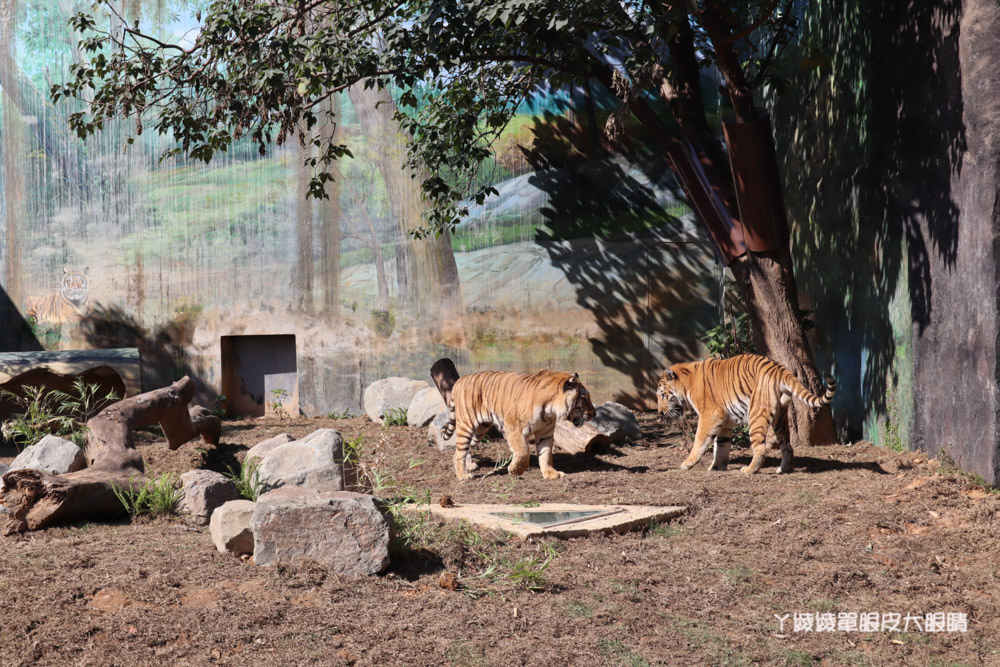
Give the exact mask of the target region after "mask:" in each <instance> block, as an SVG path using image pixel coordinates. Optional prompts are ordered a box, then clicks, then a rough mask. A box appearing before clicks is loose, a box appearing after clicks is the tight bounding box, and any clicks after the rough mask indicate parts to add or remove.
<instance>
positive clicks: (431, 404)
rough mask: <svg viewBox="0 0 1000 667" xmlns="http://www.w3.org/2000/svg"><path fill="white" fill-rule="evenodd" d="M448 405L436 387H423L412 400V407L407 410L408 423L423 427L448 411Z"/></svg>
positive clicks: (408, 424)
mask: <svg viewBox="0 0 1000 667" xmlns="http://www.w3.org/2000/svg"><path fill="white" fill-rule="evenodd" d="M447 409H448V407H447V406H446V405H445V404H444V399H443V398H441V392H439V391H438V390H437V389H435V388H434V387H427V388H426V389H421V390H420V391H418V392H417V393H416V395H415V396H414V397H413V400H412V401H410V407H409V408H407V410H406V425H407V426H415V427H417V428H422V427H424V426H427V425H428V424H430V423H431V421H432V420H433V419H434V418H435V417H436V416H437V415H438V414H440V413H441V411H447Z"/></svg>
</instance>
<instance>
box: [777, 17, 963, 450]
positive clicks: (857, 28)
mask: <svg viewBox="0 0 1000 667" xmlns="http://www.w3.org/2000/svg"><path fill="white" fill-rule="evenodd" d="M960 12H961V3H960V2H957V1H954V0H953V1H947V2H944V3H932V4H926V5H921V4H919V3H916V4H914V3H868V2H863V1H861V0H851V1H849V2H846V3H832V2H824V3H819V4H818V5H817V7H816V11H815V12H811V13H810V14H809V16H808V17H807V24H806V26H805V31H804V33H803V34H804V38H803V40H802V45H801V48H802V61H801V62H802V63H803V64H804V65H805V66H806V70H807V71H805V72H803V73H800V74H799V75H798V76H797V78H796V79H795V80H794V81H793V83H792V85H791V86H789V90H790V91H794V94H793V95H788V96H787V97H784V98H781V97H779V99H778V101H777V104H776V112H777V113H776V116H782V117H784V118H786V119H788V120H790V121H791V122H785V123H783V122H776V123H775V128H776V142H777V145H778V149H779V155H780V156H781V159H782V160H783V161H784V165H783V166H784V173H785V174H786V178H787V179H788V180H787V183H786V188H785V192H786V200H787V202H788V205H789V209H790V213H791V218H792V219H793V220H794V222H795V223H797V224H794V225H793V226H792V228H793V239H792V245H793V248H794V254H795V257H796V259H797V261H798V264H799V272H798V275H799V282H800V285H801V286H802V287H803V288H804V291H805V293H806V294H808V295H810V296H811V297H812V298H813V299H814V300H815V303H814V310H815V313H816V324H817V328H818V331H819V335H820V336H821V338H820V340H819V341H818V343H817V345H816V350H817V353H818V354H819V355H820V356H825V358H826V359H825V365H829V364H830V362H831V361H833V362H835V363H836V365H837V368H838V373H837V374H838V379H839V380H840V391H838V392H837V398H836V399H835V402H834V408H835V410H837V411H838V415H839V416H843V417H844V421H846V424H847V433H846V434H843V435H844V436H845V437H848V438H851V439H854V438H857V437H859V436H860V435H861V432H862V428H863V425H864V422H865V420H866V418H867V417H869V416H870V415H872V414H878V415H883V416H885V415H887V414H888V413H891V412H892V410H894V409H900V408H899V407H898V406H896V407H893V406H894V405H895V403H894V402H893V401H892V399H891V394H892V393H893V392H894V391H895V388H896V387H897V386H898V385H899V384H900V383H905V382H906V381H907V380H906V379H905V378H902V377H900V371H902V370H904V367H902V366H897V355H898V354H902V353H905V351H904V349H903V348H901V346H904V345H905V341H906V340H907V339H908V338H909V335H908V332H907V331H906V329H908V328H909V327H914V328H913V331H914V332H915V333H918V334H919V333H923V331H924V329H925V328H926V327H927V326H928V324H929V323H930V321H931V304H932V290H933V285H932V281H931V263H932V257H933V256H934V255H936V256H937V258H938V261H940V262H941V263H943V264H944V266H946V267H949V268H951V267H953V266H954V263H955V259H956V253H957V248H958V214H959V211H958V207H957V206H956V204H955V201H954V198H953V196H952V192H951V179H952V174H953V171H957V170H958V169H959V167H960V165H961V155H962V153H963V152H964V150H965V145H966V141H965V133H964V125H963V122H962V101H961V100H962V95H961V80H960V77H959V75H958V73H959V72H960V69H959V60H958V58H959V55H958V34H959V30H958V18H959V15H960ZM831 84H835V85H831ZM802 100H808V101H809V103H808V104H806V105H803V103H802ZM897 293H898V294H899V295H900V296H902V300H901V302H900V301H894V297H895V296H896V295H897ZM906 310H908V311H909V312H908V313H907V312H906ZM902 363H903V364H907V365H909V364H910V363H911V362H910V360H905V361H902ZM888 416H889V418H890V419H892V418H893V417H894V415H892V414H888Z"/></svg>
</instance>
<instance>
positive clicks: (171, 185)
mask: <svg viewBox="0 0 1000 667" xmlns="http://www.w3.org/2000/svg"><path fill="white" fill-rule="evenodd" d="M127 4H128V5H129V11H133V12H142V13H143V14H144V16H145V17H147V18H145V19H144V20H147V21H149V22H151V23H152V24H154V25H156V26H157V27H158V29H159V30H160V31H162V32H163V34H165V35H167V36H176V34H177V33H178V32H181V31H184V30H187V29H189V28H190V27H191V24H190V22H187V21H185V19H184V18H183V16H184V14H183V11H182V10H183V9H184V7H186V6H187V4H188V3H178V4H177V6H174V4H172V3H170V2H166V1H164V0H160V1H159V2H132V3H127ZM75 5H76V3H75V2H73V0H58V1H54V0H22V1H21V2H16V3H10V2H8V3H5V4H4V7H13V9H14V11H13V12H7V13H5V14H4V15H3V17H2V23H3V26H2V31H3V32H2V34H0V88H2V96H0V114H2V126H0V131H2V135H0V153H2V165H0V166H2V172H0V177H2V191H0V192H2V210H0V222H2V225H3V229H4V234H3V247H2V262H3V263H2V285H3V288H4V291H5V292H6V297H7V298H9V299H10V301H11V303H13V304H14V305H15V306H16V307H17V308H18V309H19V310H20V313H21V314H22V315H23V316H24V317H25V318H26V319H27V321H28V322H29V323H30V325H31V327H32V331H33V333H34V335H35V337H36V338H37V340H38V341H39V342H40V344H41V345H42V346H44V347H46V348H48V349H79V348H106V347H138V348H139V349H140V353H141V356H142V363H143V383H144V386H145V387H146V388H152V387H155V386H161V385H163V384H165V383H166V382H169V381H171V380H173V379H175V378H176V377H179V376H181V375H183V374H185V373H188V374H191V375H192V376H193V377H195V378H196V379H197V381H198V383H199V386H200V396H199V399H200V400H201V401H203V402H206V403H209V402H211V401H213V400H216V398H217V397H218V396H220V395H222V396H225V400H226V401H228V402H229V404H230V407H234V406H235V405H237V403H239V402H240V401H239V400H237V399H240V400H243V399H246V398H247V397H250V398H251V399H252V400H253V401H254V402H256V403H257V404H258V405H264V404H266V403H267V402H268V395H269V394H270V393H271V392H273V391H275V390H276V389H281V387H283V386H285V385H283V384H281V383H283V382H287V378H288V374H289V372H291V373H293V374H294V376H295V378H296V379H297V385H296V386H295V387H294V389H295V391H296V392H297V393H296V394H295V398H296V400H297V402H298V406H299V408H300V409H301V410H302V412H304V413H305V414H309V415H318V414H329V413H333V412H336V413H342V412H344V411H350V412H354V413H358V412H359V411H360V404H361V395H362V392H363V391H364V388H365V387H366V386H367V385H368V384H369V383H370V382H372V381H374V380H376V379H379V378H382V377H386V376H391V375H400V376H408V377H414V378H420V379H426V380H428V381H429V374H428V369H429V367H430V365H431V363H432V362H433V361H434V360H435V359H436V358H438V357H439V356H442V355H447V356H451V357H452V358H453V359H454V360H455V361H456V363H457V365H458V367H459V370H460V371H462V372H469V371H472V370H478V369H485V368H494V369H511V370H530V369H536V368H545V367H547V368H553V369H562V370H571V371H577V372H579V373H580V374H581V376H582V377H583V378H584V380H585V381H586V382H587V384H588V385H589V386H590V389H591V392H592V394H594V396H595V398H597V399H598V400H600V401H603V400H617V401H621V402H624V403H626V404H628V405H630V406H632V407H647V406H652V405H653V404H654V401H653V398H654V397H653V392H654V390H655V383H656V378H657V376H658V374H659V372H660V370H661V369H662V368H663V367H664V366H665V365H666V364H668V363H673V362H674V361H680V360H687V359H693V358H696V357H699V356H702V355H703V354H704V349H703V347H702V345H701V343H700V340H699V338H700V336H701V335H702V334H704V332H705V331H706V330H708V329H710V328H711V327H714V326H716V325H717V324H718V323H719V321H720V314H719V307H718V302H719V301H720V284H721V283H720V281H721V280H722V271H721V268H720V266H719V264H718V263H717V261H716V258H715V256H714V254H713V252H712V250H711V247H710V246H709V244H708V243H707V241H706V239H705V238H704V236H703V235H702V233H701V231H700V230H699V229H698V227H697V226H696V225H695V224H694V222H693V221H692V219H691V215H690V211H689V209H688V208H687V207H686V206H685V205H684V204H683V203H682V202H681V201H679V200H678V198H677V197H676V188H675V186H674V183H673V180H672V177H671V176H670V173H669V170H668V169H667V167H666V164H665V163H664V162H663V160H661V159H659V158H658V157H657V156H655V155H650V154H646V153H644V152H643V151H642V150H641V149H638V148H637V149H636V150H635V151H634V153H633V154H632V155H631V156H630V157H629V159H624V158H620V157H610V153H609V151H608V150H607V149H606V147H605V146H604V145H603V143H602V139H601V137H600V132H599V128H600V123H598V124H597V125H596V126H588V125H587V124H586V122H585V121H584V120H583V119H584V118H585V117H586V114H582V113H578V111H579V108H578V106H577V105H576V103H575V101H574V100H573V99H566V98H559V97H553V98H552V99H547V100H538V101H536V104H534V105H532V106H530V107H529V106H525V107H524V108H523V109H521V112H522V113H519V114H518V116H517V117H516V119H515V122H514V123H513V124H512V125H511V127H509V128H508V130H507V131H506V132H505V133H504V135H503V136H502V137H501V138H500V139H499V141H498V142H497V143H496V144H495V145H494V147H493V148H494V155H493V157H492V158H491V159H490V160H488V162H487V163H486V164H484V165H483V169H482V178H484V179H486V180H487V181H488V182H490V183H493V184H495V187H496V189H497V190H498V192H499V194H498V195H496V196H494V197H492V198H490V199H489V200H487V201H486V202H485V203H484V204H483V205H482V206H478V207H473V209H472V211H471V214H470V216H469V218H468V219H467V220H466V221H465V222H463V223H462V224H461V225H460V226H459V227H458V228H457V229H456V230H455V231H454V233H452V234H450V235H444V236H441V237H439V238H436V239H430V240H417V239H414V238H412V237H411V236H410V235H409V234H408V230H409V229H412V228H414V227H417V226H419V225H420V224H421V223H422V220H421V214H422V212H423V203H422V202H421V200H420V197H419V193H418V192H417V189H416V183H417V181H414V180H413V179H412V178H411V177H410V176H411V175H410V174H409V173H406V172H404V171H402V170H401V167H400V165H401V158H402V140H401V137H399V135H398V134H397V132H396V130H395V128H394V127H393V125H392V123H391V111H392V107H391V99H388V100H387V99H382V100H380V99H379V98H378V97H377V96H378V93H377V92H375V91H363V90H355V91H351V92H350V93H349V94H345V95H343V96H342V97H340V98H339V99H337V100H336V101H335V102H334V104H336V105H338V109H337V111H338V112H339V116H340V118H341V121H342V122H341V123H340V124H338V125H337V127H336V128H334V127H332V126H331V127H330V128H329V131H330V132H334V131H336V132H338V133H342V134H343V140H344V141H345V142H346V143H348V144H350V146H351V148H352V151H353V152H354V155H355V159H349V160H345V161H344V162H342V163H341V164H340V165H339V171H338V173H337V174H336V175H335V177H336V182H335V184H334V185H333V186H331V187H330V189H329V190H328V194H329V195H330V197H329V199H326V200H322V201H318V200H307V199H306V198H305V189H306V185H307V182H308V177H309V173H308V172H307V171H305V169H304V168H303V167H302V166H301V165H302V163H303V161H304V160H305V159H306V158H307V157H309V156H308V154H307V153H306V152H305V150H304V149H302V148H301V147H299V146H297V145H294V144H291V145H285V146H274V147H273V149H272V150H270V151H269V152H268V153H267V154H266V155H263V156H261V155H258V154H257V151H256V149H255V148H254V147H253V146H251V145H241V146H237V147H236V148H235V150H232V151H231V152H229V153H228V154H225V155H222V156H218V157H217V158H216V159H215V160H213V162H212V163H211V164H208V165H206V164H203V163H196V162H186V161H184V160H170V161H164V162H161V161H160V160H159V156H160V154H161V153H162V151H163V150H164V149H166V148H169V147H170V146H171V144H170V140H169V138H168V137H167V138H164V137H159V136H156V135H154V134H150V133H145V134H142V135H141V136H140V137H139V139H138V140H137V141H136V142H135V143H134V144H131V145H129V144H128V143H126V141H125V137H126V136H127V134H126V131H125V130H126V129H127V128H125V127H123V126H120V125H119V126H116V125H115V124H111V125H109V126H107V127H106V128H105V129H104V131H103V132H102V133H100V134H99V135H97V136H95V137H92V138H90V139H89V140H88V141H87V142H83V141H81V140H79V139H78V138H76V137H75V136H71V135H70V134H69V132H68V131H67V127H66V122H65V121H66V117H67V116H68V114H70V113H73V112H74V111H77V110H78V108H79V106H78V103H74V102H72V101H63V102H60V103H59V104H57V105H53V104H52V103H51V102H50V101H48V98H47V91H48V89H49V87H50V85H52V84H53V83H55V82H57V81H59V80H60V79H61V77H63V76H64V75H65V73H66V71H67V68H68V67H69V66H70V65H71V64H72V63H74V62H83V60H84V58H85V56H84V55H83V54H82V53H80V52H78V51H76V50H75V49H74V44H75V36H74V35H73V34H72V33H71V31H70V30H69V28H68V27H67V26H66V19H67V18H68V16H69V15H70V14H71V13H72V12H73V11H74V10H75ZM380 101H381V102H388V103H387V104H386V103H383V104H381V105H380V104H378V103H379V102H380ZM241 337H251V338H246V339H243V338H241ZM272 345H273V348H272V347H271V346H272ZM289 345H291V348H290V349H291V352H290V353H289V347H288V346H289ZM262 346H263V347H262ZM262 350H263V351H262ZM289 354H291V355H292V356H291V358H292V359H293V362H294V363H293V364H292V368H291V370H289V362H288V358H289V356H288V355H289ZM267 359H274V360H275V361H274V363H273V364H270V362H268V361H267ZM278 360H280V361H278ZM269 364H270V365H269ZM251 368H253V369H254V370H253V371H252V373H251V371H250V370H247V371H246V375H245V376H241V373H242V372H243V371H242V370H241V369H251ZM234 369H235V370H234ZM251 374H255V375H254V377H250V375H251ZM260 375H265V376H267V377H268V378H270V379H268V380H266V381H263V380H262V378H261V377H259V376H260ZM272 376H273V377H272ZM279 376H282V377H279ZM268 382H270V383H271V384H267V383H268ZM275 383H277V384H275Z"/></svg>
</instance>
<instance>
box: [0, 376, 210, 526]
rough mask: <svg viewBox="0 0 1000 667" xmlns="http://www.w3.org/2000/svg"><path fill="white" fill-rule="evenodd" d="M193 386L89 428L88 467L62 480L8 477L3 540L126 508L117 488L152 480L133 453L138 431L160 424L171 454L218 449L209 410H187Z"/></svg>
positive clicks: (155, 394) (117, 408) (20, 473)
mask: <svg viewBox="0 0 1000 667" xmlns="http://www.w3.org/2000/svg"><path fill="white" fill-rule="evenodd" d="M193 396H194V383H193V382H192V381H191V378H189V377H187V376H185V377H183V378H181V379H180V380H178V381H177V382H175V383H173V384H172V385H170V386H169V387H163V388H161V389H154V390H153V391H148V392H146V393H143V394H138V395H136V396H132V397H130V398H126V399H124V400H121V401H118V402H117V403H114V404H112V405H109V406H108V407H106V408H105V409H104V410H102V411H101V412H99V413H98V414H97V415H96V416H94V417H93V418H91V419H90V420H89V421H88V422H87V429H88V433H87V461H88V464H89V467H87V468H85V469H83V470H79V471H77V472H71V473H66V474H64V475H52V474H49V473H46V472H42V471H40V470H14V471H11V472H8V473H7V474H5V475H4V477H3V479H4V482H5V484H6V488H7V490H6V493H5V495H4V496H3V499H2V500H3V503H4V505H6V506H7V509H8V511H9V515H8V520H7V524H6V526H4V528H3V534H4V535H12V534H15V533H23V532H25V531H28V530H38V529H39V528H43V527H45V526H48V525H51V524H55V523H61V522H65V521H78V520H81V519H96V518H107V517H114V516H119V515H121V514H124V512H125V508H124V507H123V506H122V504H121V501H119V500H118V497H117V496H116V495H115V488H129V487H136V486H142V485H143V484H145V483H146V482H147V481H148V479H147V477H146V475H145V464H144V463H143V460H142V456H141V455H140V454H139V452H137V451H136V449H135V435H134V434H135V430H136V429H138V428H142V427H144V426H151V425H153V424H156V423H159V424H160V427H161V428H162V429H163V434H164V436H165V437H166V439H167V446H168V447H169V448H170V449H177V448H178V447H180V446H181V445H183V444H184V443H185V442H188V441H189V440H192V439H194V438H195V437H197V436H199V435H200V436H201V437H202V440H203V441H204V442H206V443H208V444H212V445H217V444H218V443H219V433H220V422H219V418H218V417H216V416H215V415H212V414H211V413H209V412H208V411H207V410H206V409H205V408H203V407H200V406H195V407H193V408H190V409H188V403H189V402H190V401H191V398H192V397H193Z"/></svg>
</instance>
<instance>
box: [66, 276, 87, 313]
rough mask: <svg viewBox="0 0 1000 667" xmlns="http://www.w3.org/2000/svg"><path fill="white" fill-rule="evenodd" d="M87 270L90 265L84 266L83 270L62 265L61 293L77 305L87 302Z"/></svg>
mask: <svg viewBox="0 0 1000 667" xmlns="http://www.w3.org/2000/svg"><path fill="white" fill-rule="evenodd" d="M89 271H90V267H87V268H85V269H84V270H83V271H71V270H70V269H68V268H66V267H63V276H62V295H63V296H64V297H66V299H67V300H69V301H70V302H71V303H74V304H76V305H77V306H82V305H83V304H85V303H86V302H87V297H88V296H89V281H88V279H87V273H88V272H89Z"/></svg>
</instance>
